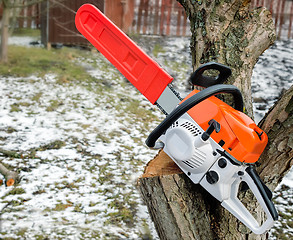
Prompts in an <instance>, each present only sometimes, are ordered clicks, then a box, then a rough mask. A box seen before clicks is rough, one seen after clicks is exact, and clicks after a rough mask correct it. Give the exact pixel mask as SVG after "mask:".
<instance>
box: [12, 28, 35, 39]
mask: <svg viewBox="0 0 293 240" xmlns="http://www.w3.org/2000/svg"><path fill="white" fill-rule="evenodd" d="M12 36H30V37H41V30H40V29H32V28H16V29H14V30H13V33H12Z"/></svg>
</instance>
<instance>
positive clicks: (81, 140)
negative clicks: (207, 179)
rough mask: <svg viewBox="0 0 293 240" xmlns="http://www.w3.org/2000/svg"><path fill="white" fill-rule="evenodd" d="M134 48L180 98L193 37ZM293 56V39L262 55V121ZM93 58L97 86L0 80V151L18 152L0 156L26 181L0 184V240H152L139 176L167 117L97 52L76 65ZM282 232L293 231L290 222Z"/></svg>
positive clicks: (288, 183) (292, 67) (148, 41)
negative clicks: (171, 82) (165, 75)
mask: <svg viewBox="0 0 293 240" xmlns="http://www.w3.org/2000/svg"><path fill="white" fill-rule="evenodd" d="M17 41H19V40H17ZM174 41H176V42H174ZM23 42H24V41H23ZM137 42H138V43H139V45H142V46H143V47H144V49H145V50H146V51H147V52H148V53H149V54H151V55H152V56H153V57H154V58H156V60H157V61H158V62H160V64H161V65H163V66H164V68H165V69H166V70H167V71H168V72H170V73H171V74H172V75H173V76H174V77H175V78H176V81H175V86H176V88H177V89H179V90H180V92H184V90H185V86H186V85H185V84H186V79H188V77H189V75H190V73H191V70H190V67H189V66H191V59H190V54H189V47H188V46H189V39H188V38H180V39H179V38H176V39H173V38H158V39H156V38H149V37H145V38H141V39H139V41H137ZM12 43H13V41H12ZM153 46H156V51H154V49H153ZM292 54H293V41H288V42H277V43H276V45H275V46H273V47H272V48H271V49H270V50H268V51H267V52H266V53H265V54H264V55H263V56H262V57H260V60H259V62H258V64H257V65H256V67H255V70H254V74H253V91H254V98H255V99H258V101H257V103H256V104H255V105H254V107H255V112H256V119H260V118H261V117H262V116H263V114H264V113H265V111H266V110H267V109H268V108H269V107H271V106H272V105H273V103H274V102H275V101H276V100H277V98H278V96H279V95H280V93H281V91H282V90H283V88H288V87H289V86H290V85H292V83H293V74H292V72H293V62H292V59H293V57H292V56H293V55H292ZM93 61H96V64H95V66H97V68H90V67H89V72H90V73H91V74H92V76H94V77H95V78H96V79H97V81H95V82H84V83H82V82H81V83H78V84H70V83H64V84H57V83H56V78H55V76H54V75H52V74H50V75H45V76H44V77H43V78H38V77H35V76H31V77H28V78H15V77H2V78H1V81H0V108H1V111H0V139H1V143H0V148H2V149H6V150H17V151H18V152H19V153H20V154H22V157H20V158H14V159H12V158H11V159H9V158H5V157H0V160H1V161H3V162H4V163H7V164H9V165H12V166H14V167H15V168H16V169H20V170H21V171H20V172H21V177H22V180H21V182H20V184H19V185H18V186H17V187H16V188H14V189H13V190H11V188H6V187H5V186H4V185H2V186H0V197H1V201H0V208H1V209H2V211H1V215H0V237H1V238H5V237H7V238H8V237H11V238H15V239H24V238H25V239H45V238H46V237H47V239H57V238H60V239H93V238H95V239H151V238H156V233H155V231H154V227H153V225H152V223H151V220H150V217H149V215H148V213H147V209H146V207H145V206H144V205H143V203H142V201H141V198H140V196H139V193H138V191H137V189H136V179H137V177H139V175H141V174H142V172H143V168H144V166H145V164H146V163H147V162H148V161H149V160H150V159H152V157H153V156H154V155H155V154H156V151H153V150H150V149H148V148H147V147H146V146H145V144H144V140H145V139H146V137H147V134H148V133H149V132H150V131H151V130H152V129H153V128H154V127H155V126H156V125H157V124H158V123H159V121H160V119H162V118H163V116H162V114H160V112H159V111H157V110H155V108H154V107H153V106H152V105H151V104H149V103H148V102H147V100H145V99H144V97H143V96H142V95H140V94H139V93H138V92H137V91H136V90H135V89H134V88H133V87H132V86H131V85H130V84H127V83H126V82H125V80H124V79H123V77H121V75H120V74H118V73H117V71H116V70H115V69H113V68H112V67H108V68H105V67H104V66H105V65H108V66H110V64H109V63H107V62H106V60H105V59H104V58H103V57H102V56H101V55H99V54H96V55H95V56H94V57H93V58H92V59H80V64H84V65H87V66H88V65H90V63H91V62H93ZM99 66H101V67H99ZM264 90H265V91H264ZM133 108H135V110H136V111H132V110H131V109H133ZM139 109H143V111H141V115H139V116H137V115H136V114H137V111H139ZM292 186H293V174H292V173H290V174H288V176H287V177H286V178H285V179H284V181H283V185H282V187H281V186H280V191H279V193H282V194H280V196H279V197H278V198H279V199H278V209H280V210H283V209H287V211H288V208H287V207H286V204H288V203H289V202H291V201H292V197H293V196H292V195H293V194H292V190H291V188H292ZM291 211H292V210H291ZM286 223H288V222H286ZM282 226H283V225H282V224H281V222H278V224H277V227H282ZM286 226H287V227H288V228H287V230H286V231H287V233H290V234H292V231H293V230H292V229H293V226H290V224H287V225H286ZM291 236H292V235H291Z"/></svg>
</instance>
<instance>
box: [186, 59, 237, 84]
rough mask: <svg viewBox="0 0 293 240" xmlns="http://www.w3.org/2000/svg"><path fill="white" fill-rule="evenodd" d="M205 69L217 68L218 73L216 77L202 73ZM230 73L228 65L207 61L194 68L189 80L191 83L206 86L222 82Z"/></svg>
mask: <svg viewBox="0 0 293 240" xmlns="http://www.w3.org/2000/svg"><path fill="white" fill-rule="evenodd" d="M206 70H217V71H219V75H218V76H216V77H211V76H206V75H203V73H204V72H205V71H206ZM231 74H232V71H231V69H230V68H229V67H227V66H225V65H223V64H220V63H216V62H209V63H206V64H203V65H202V66H200V67H199V68H198V69H196V70H195V72H194V73H193V74H192V75H191V77H190V79H189V81H190V83H191V84H193V85H196V86H200V87H205V88H206V87H210V86H213V85H216V84H221V83H223V82H224V81H225V80H226V79H227V78H228V77H230V75H231Z"/></svg>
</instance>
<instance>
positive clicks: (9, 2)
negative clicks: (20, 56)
mask: <svg viewBox="0 0 293 240" xmlns="http://www.w3.org/2000/svg"><path fill="white" fill-rule="evenodd" d="M42 1H43V0H0V6H1V5H2V9H3V11H2V20H1V46H0V62H7V60H8V38H9V35H10V34H11V31H10V30H11V29H13V28H12V25H13V24H12V21H11V19H16V18H17V16H18V15H19V12H20V11H21V9H23V8H25V7H29V6H32V5H34V4H37V3H40V2H42Z"/></svg>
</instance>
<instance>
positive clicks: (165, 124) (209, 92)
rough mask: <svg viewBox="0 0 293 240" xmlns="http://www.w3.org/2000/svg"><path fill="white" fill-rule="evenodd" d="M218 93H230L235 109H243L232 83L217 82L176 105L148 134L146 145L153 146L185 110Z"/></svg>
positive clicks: (240, 98)
mask: <svg viewBox="0 0 293 240" xmlns="http://www.w3.org/2000/svg"><path fill="white" fill-rule="evenodd" d="M219 93H230V94H232V95H233V97H234V102H235V109H236V110H238V111H241V112H242V111H243V99H242V95H241V92H240V91H239V89H238V88H237V87H235V86H233V85H225V84H218V85H215V86H211V87H208V88H206V89H204V90H202V91H200V92H198V93H196V94H195V95H193V96H191V97H190V98H188V99H187V100H186V101H184V102H183V103H181V104H180V105H178V107H176V108H175V109H174V110H173V111H172V112H171V113H170V114H169V115H168V116H167V117H166V118H165V119H164V120H163V121H162V122H161V123H160V124H159V125H158V126H157V127H156V128H155V129H154V130H153V131H152V132H151V133H150V135H149V136H148V138H147V140H146V145H147V146H148V147H154V146H155V143H156V141H157V140H158V138H159V137H160V136H161V135H162V134H163V133H164V132H165V131H166V130H167V129H168V128H169V127H170V126H171V125H172V124H173V123H174V122H175V121H176V120H177V119H178V118H180V117H181V116H182V115H183V114H184V113H185V112H187V111H188V110H189V109H191V108H192V107H194V106H195V105H196V104H198V103H200V102H202V101H203V100H205V99H207V98H209V97H211V96H214V95H216V94H219Z"/></svg>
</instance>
